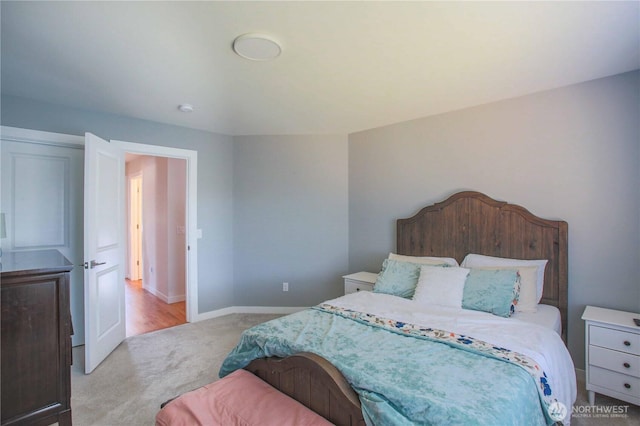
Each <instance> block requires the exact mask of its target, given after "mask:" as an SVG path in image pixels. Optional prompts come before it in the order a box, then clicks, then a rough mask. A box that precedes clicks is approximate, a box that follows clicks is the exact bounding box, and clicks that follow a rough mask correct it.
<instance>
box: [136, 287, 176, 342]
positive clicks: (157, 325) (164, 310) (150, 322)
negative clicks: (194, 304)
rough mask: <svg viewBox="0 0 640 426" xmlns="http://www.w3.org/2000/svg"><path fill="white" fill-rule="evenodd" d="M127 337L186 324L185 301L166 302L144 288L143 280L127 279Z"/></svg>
mask: <svg viewBox="0 0 640 426" xmlns="http://www.w3.org/2000/svg"><path fill="white" fill-rule="evenodd" d="M125 282H126V285H125V305H126V310H127V312H126V317H127V337H130V336H135V335H138V334H144V333H148V332H150V331H155V330H161V329H163V328H169V327H174V326H176V325H180V324H185V323H186V322H187V321H186V310H185V302H176V303H172V304H166V303H164V302H163V301H162V300H160V299H159V298H157V297H156V296H154V295H153V294H151V293H149V292H148V291H146V290H144V289H143V288H142V280H137V281H131V280H125Z"/></svg>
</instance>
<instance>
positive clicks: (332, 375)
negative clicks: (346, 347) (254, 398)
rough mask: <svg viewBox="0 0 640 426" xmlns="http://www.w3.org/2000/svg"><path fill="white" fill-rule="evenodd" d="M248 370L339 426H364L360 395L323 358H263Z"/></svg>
mask: <svg viewBox="0 0 640 426" xmlns="http://www.w3.org/2000/svg"><path fill="white" fill-rule="evenodd" d="M245 370H248V371H250V372H252V373H253V374H255V375H256V376H258V377H260V378H261V379H262V380H264V381H265V382H267V383H269V384H270V385H271V386H273V387H274V388H276V389H278V390H279V391H281V392H282V393H284V394H286V395H289V396H290V397H291V398H293V399H295V400H296V401H299V402H300V403H302V404H303V405H305V406H306V407H308V408H310V409H311V410H313V411H315V412H316V413H318V414H320V415H321V416H322V417H324V418H325V419H327V420H329V421H330V422H332V423H333V424H336V425H338V426H342V425H345V426H364V424H365V422H364V418H363V416H362V409H361V407H360V400H359V398H358V395H357V394H356V393H355V392H354V390H353V389H352V388H351V386H349V383H348V382H347V381H346V379H345V378H344V376H343V375H342V373H340V371H338V369H337V368H335V367H334V366H333V365H332V364H331V363H330V362H329V361H327V360H326V359H324V358H322V357H321V356H319V355H316V354H313V353H310V352H303V353H299V354H295V355H292V356H289V357H286V358H261V359H257V360H255V361H252V362H251V363H250V364H249V365H248V366H247V367H245Z"/></svg>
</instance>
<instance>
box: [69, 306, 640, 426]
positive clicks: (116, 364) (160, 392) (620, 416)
mask: <svg viewBox="0 0 640 426" xmlns="http://www.w3.org/2000/svg"><path fill="white" fill-rule="evenodd" d="M278 316H279V315H262V314H233V315H227V316H224V317H219V318H214V319H210V320H206V321H201V322H197V323H190V324H184V325H180V326H177V327H173V328H168V329H165V330H159V331H155V332H152V333H148V334H143V335H140V336H134V337H129V338H127V339H126V340H125V341H124V342H123V343H122V344H121V345H120V346H118V348H116V350H115V351H114V352H113V353H112V354H111V355H109V357H108V358H107V359H106V360H105V361H104V362H103V363H102V364H100V365H99V366H98V368H96V369H95V370H94V371H93V373H91V374H90V375H85V374H84V346H80V347H77V348H74V349H73V360H74V364H73V367H72V370H71V408H72V415H73V424H74V425H75V426H91V425H97V426H117V425H127V426H138V425H139V426H145V425H149V426H151V425H153V424H154V419H155V415H156V413H157V412H158V410H159V409H160V404H161V403H162V402H164V401H166V400H168V399H170V398H173V397H175V396H177V395H180V394H181V393H184V392H186V391H189V390H192V389H195V388H198V387H200V386H203V385H205V384H207V383H211V382H213V381H215V380H217V379H218V370H219V369H220V365H221V364H222V361H223V360H224V358H225V357H226V356H227V354H228V353H229V351H231V349H233V347H234V346H235V345H236V343H237V342H238V339H239V337H240V333H242V331H244V330H245V329H247V328H249V327H251V326H253V325H256V324H259V323H262V322H264V321H268V320H270V319H273V318H276V317H278ZM575 407H576V409H577V410H578V411H581V412H579V413H577V415H576V416H574V417H573V419H572V421H571V424H572V425H573V426H603V425H612V426H632V425H640V407H638V406H635V405H631V404H628V403H626V402H622V401H618V400H615V399H612V398H608V397H605V396H602V395H597V397H596V407H601V408H596V409H591V408H588V403H587V395H586V391H585V389H584V381H583V380H579V381H578V400H577V401H576V404H575ZM614 411H615V413H613V412H614Z"/></svg>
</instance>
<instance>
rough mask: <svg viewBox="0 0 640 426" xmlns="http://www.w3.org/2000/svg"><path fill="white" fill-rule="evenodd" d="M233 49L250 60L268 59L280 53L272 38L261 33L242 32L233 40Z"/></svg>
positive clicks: (279, 48)
mask: <svg viewBox="0 0 640 426" xmlns="http://www.w3.org/2000/svg"><path fill="white" fill-rule="evenodd" d="M233 51H234V52H236V53H237V54H238V55H239V56H242V57H243V58H245V59H249V60H252V61H270V60H272V59H275V58H277V57H278V56H280V53H282V48H281V47H280V45H279V44H278V42H277V41H275V40H274V39H273V38H271V37H269V36H266V35H263V34H253V33H251V34H243V35H241V36H239V37H237V38H236V39H235V40H234V41H233Z"/></svg>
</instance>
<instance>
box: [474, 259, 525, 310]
mask: <svg viewBox="0 0 640 426" xmlns="http://www.w3.org/2000/svg"><path fill="white" fill-rule="evenodd" d="M519 295H520V275H518V271H515V270H513V269H474V268H471V272H469V276H468V277H467V281H466V282H465V284H464V291H463V293H462V308H463V309H472V310H474V311H484V312H489V313H491V314H494V315H498V316H501V317H505V318H508V317H510V316H511V314H512V313H513V312H514V310H515V305H516V304H517V303H518V297H519Z"/></svg>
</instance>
